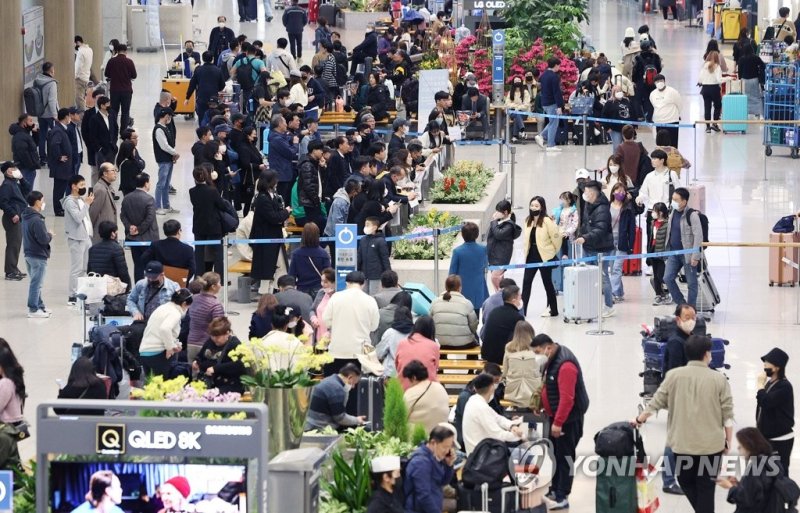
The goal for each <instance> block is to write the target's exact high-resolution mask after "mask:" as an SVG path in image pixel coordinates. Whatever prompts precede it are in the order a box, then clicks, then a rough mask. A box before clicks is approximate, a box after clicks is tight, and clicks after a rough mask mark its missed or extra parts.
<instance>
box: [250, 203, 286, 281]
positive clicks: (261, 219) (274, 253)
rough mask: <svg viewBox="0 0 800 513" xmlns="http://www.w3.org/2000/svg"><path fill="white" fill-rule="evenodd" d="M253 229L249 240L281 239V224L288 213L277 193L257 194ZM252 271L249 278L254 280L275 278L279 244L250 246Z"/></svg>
mask: <svg viewBox="0 0 800 513" xmlns="http://www.w3.org/2000/svg"><path fill="white" fill-rule="evenodd" d="M253 208H254V211H255V214H254V217H253V228H252V229H251V230H250V238H251V239H281V238H283V224H284V223H285V222H286V220H287V219H289V212H287V211H286V208H285V206H284V204H283V200H282V199H281V197H280V195H279V194H277V193H267V194H259V195H258V196H257V197H256V201H255V204H254V207H253ZM251 246H252V247H253V269H252V271H251V273H250V277H251V278H252V279H254V280H271V279H273V278H274V277H275V269H276V268H277V264H278V255H280V250H281V245H280V244H252V245H251Z"/></svg>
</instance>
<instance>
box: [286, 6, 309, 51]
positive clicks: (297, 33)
mask: <svg viewBox="0 0 800 513" xmlns="http://www.w3.org/2000/svg"><path fill="white" fill-rule="evenodd" d="M298 3H299V2H298V0H292V5H291V7H289V8H288V9H286V10H285V11H283V17H282V18H281V20H282V21H283V26H284V27H286V33H287V34H288V35H289V50H290V51H291V52H292V57H294V58H295V59H300V58H301V57H302V56H303V29H304V28H305V27H306V25H308V13H306V10H305V9H303V8H302V7H300V6H299V5H298Z"/></svg>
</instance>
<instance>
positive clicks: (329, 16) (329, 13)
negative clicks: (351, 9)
mask: <svg viewBox="0 0 800 513" xmlns="http://www.w3.org/2000/svg"><path fill="white" fill-rule="evenodd" d="M336 11H337V7H336V4H322V5H320V6H319V17H320V18H325V20H326V21H327V22H328V26H329V27H335V26H336Z"/></svg>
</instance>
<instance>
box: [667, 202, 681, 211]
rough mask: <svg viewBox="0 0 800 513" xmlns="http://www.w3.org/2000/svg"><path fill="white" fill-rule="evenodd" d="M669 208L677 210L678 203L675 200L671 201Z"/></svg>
mask: <svg viewBox="0 0 800 513" xmlns="http://www.w3.org/2000/svg"><path fill="white" fill-rule="evenodd" d="M669 206H670V207H672V210H678V208H679V207H680V205H678V202H677V201H675V200H673V201H672V203H670V204H669Z"/></svg>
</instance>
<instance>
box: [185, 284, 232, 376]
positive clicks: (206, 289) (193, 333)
mask: <svg viewBox="0 0 800 513" xmlns="http://www.w3.org/2000/svg"><path fill="white" fill-rule="evenodd" d="M192 281H193V283H194V285H197V286H198V287H199V288H200V293H199V294H195V296H194V302H193V303H192V306H191V308H189V334H188V336H187V338H186V343H187V346H186V354H187V357H188V360H189V361H190V362H191V361H194V359H195V356H197V353H198V352H199V351H200V347H201V346H202V345H203V343H204V342H205V341H206V336H207V333H206V332H207V330H208V323H210V322H211V321H212V320H214V319H216V318H218V317H222V316H223V315H225V309H224V308H223V306H222V303H220V301H219V299H218V298H217V295H218V294H219V292H220V291H221V290H222V285H221V283H220V282H221V278H220V275H219V274H217V273H214V272H209V273H205V274H203V276H198V277H196V278H195V279H194V280H192Z"/></svg>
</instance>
